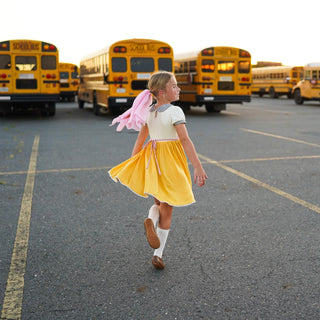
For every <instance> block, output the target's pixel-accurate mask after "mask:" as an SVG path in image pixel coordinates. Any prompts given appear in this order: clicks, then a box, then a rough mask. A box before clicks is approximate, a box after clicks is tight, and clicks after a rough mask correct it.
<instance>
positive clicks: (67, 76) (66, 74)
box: [60, 72, 69, 79]
mask: <svg viewBox="0 0 320 320" xmlns="http://www.w3.org/2000/svg"><path fill="white" fill-rule="evenodd" d="M60 79H69V73H68V72H60Z"/></svg>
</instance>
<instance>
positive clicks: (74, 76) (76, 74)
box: [71, 71, 79, 79]
mask: <svg viewBox="0 0 320 320" xmlns="http://www.w3.org/2000/svg"><path fill="white" fill-rule="evenodd" d="M78 78H79V75H78V72H77V71H76V72H71V79H78Z"/></svg>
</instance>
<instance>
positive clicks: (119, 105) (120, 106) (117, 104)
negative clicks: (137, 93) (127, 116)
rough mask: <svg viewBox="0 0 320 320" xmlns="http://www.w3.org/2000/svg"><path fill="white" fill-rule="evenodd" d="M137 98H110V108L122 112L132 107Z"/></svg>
mask: <svg viewBox="0 0 320 320" xmlns="http://www.w3.org/2000/svg"><path fill="white" fill-rule="evenodd" d="M135 98H136V97H117V98H115V97H110V98H108V106H109V108H110V109H112V110H119V111H122V110H124V109H128V108H131V107H132V104H133V101H134V99H135Z"/></svg>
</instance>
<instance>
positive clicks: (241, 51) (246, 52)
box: [239, 49, 251, 58]
mask: <svg viewBox="0 0 320 320" xmlns="http://www.w3.org/2000/svg"><path fill="white" fill-rule="evenodd" d="M239 57H242V58H243V57H247V58H250V57H251V55H250V53H249V52H248V51H246V50H241V49H240V50H239Z"/></svg>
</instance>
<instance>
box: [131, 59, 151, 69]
mask: <svg viewBox="0 0 320 320" xmlns="http://www.w3.org/2000/svg"><path fill="white" fill-rule="evenodd" d="M131 71H132V72H153V71H154V59H153V58H131Z"/></svg>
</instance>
